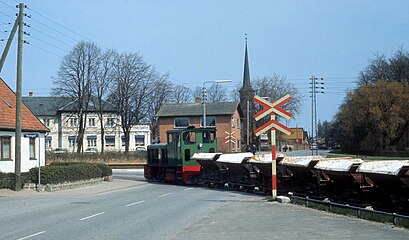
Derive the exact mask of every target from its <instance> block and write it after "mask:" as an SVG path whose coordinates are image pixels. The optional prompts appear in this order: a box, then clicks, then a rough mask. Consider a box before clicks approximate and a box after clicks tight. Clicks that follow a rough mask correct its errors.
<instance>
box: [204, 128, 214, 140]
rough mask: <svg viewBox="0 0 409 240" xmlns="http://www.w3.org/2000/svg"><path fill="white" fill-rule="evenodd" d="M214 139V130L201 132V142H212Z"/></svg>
mask: <svg viewBox="0 0 409 240" xmlns="http://www.w3.org/2000/svg"><path fill="white" fill-rule="evenodd" d="M214 139H215V132H209V131H206V132H203V143H213V142H214Z"/></svg>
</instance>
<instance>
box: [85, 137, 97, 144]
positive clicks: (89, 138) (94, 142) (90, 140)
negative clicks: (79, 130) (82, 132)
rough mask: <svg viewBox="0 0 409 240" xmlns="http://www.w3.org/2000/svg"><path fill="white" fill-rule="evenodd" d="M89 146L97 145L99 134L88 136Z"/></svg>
mask: <svg viewBox="0 0 409 240" xmlns="http://www.w3.org/2000/svg"><path fill="white" fill-rule="evenodd" d="M87 143H88V147H96V146H97V136H87Z"/></svg>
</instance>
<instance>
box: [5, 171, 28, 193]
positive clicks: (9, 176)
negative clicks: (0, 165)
mask: <svg viewBox="0 0 409 240" xmlns="http://www.w3.org/2000/svg"><path fill="white" fill-rule="evenodd" d="M14 181H15V175H14V173H3V172H0V189H2V188H10V189H13V188H14ZM29 181H30V175H29V174H28V173H21V187H23V186H24V184H26V183H27V182H29Z"/></svg>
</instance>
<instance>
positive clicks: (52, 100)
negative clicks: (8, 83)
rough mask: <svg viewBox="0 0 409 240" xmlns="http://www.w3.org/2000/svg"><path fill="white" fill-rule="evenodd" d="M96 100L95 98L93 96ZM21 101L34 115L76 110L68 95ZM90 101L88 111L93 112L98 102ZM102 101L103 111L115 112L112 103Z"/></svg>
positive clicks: (26, 98)
mask: <svg viewBox="0 0 409 240" xmlns="http://www.w3.org/2000/svg"><path fill="white" fill-rule="evenodd" d="M93 99H94V100H96V98H93ZM23 102H24V104H26V105H27V106H28V108H30V110H31V111H32V112H33V113H34V114H35V115H36V116H55V115H58V112H76V111H77V108H76V105H75V103H76V101H75V100H73V98H70V97H23ZM94 102H97V101H90V103H89V109H88V111H89V112H95V111H97V109H98V104H95V103H94ZM103 102H104V106H103V108H104V111H105V112H116V111H117V110H116V108H115V106H114V105H113V104H111V103H109V102H107V101H103Z"/></svg>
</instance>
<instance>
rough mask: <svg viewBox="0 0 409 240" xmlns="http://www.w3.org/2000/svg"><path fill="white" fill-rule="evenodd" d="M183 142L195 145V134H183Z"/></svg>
mask: <svg viewBox="0 0 409 240" xmlns="http://www.w3.org/2000/svg"><path fill="white" fill-rule="evenodd" d="M183 141H184V142H185V144H193V143H196V133H195V132H187V133H184V134H183Z"/></svg>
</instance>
